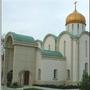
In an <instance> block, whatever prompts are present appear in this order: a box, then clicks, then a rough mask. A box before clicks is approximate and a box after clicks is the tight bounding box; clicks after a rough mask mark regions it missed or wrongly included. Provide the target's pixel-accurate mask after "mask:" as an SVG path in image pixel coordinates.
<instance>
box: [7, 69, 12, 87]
mask: <svg viewBox="0 0 90 90" xmlns="http://www.w3.org/2000/svg"><path fill="white" fill-rule="evenodd" d="M12 78H13V71H12V70H11V71H9V72H8V73H7V85H10V84H11V83H12Z"/></svg>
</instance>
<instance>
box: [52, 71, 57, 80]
mask: <svg viewBox="0 0 90 90" xmlns="http://www.w3.org/2000/svg"><path fill="white" fill-rule="evenodd" d="M53 79H57V69H54V71H53Z"/></svg>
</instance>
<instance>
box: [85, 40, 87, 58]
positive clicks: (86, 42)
mask: <svg viewBox="0 0 90 90" xmlns="http://www.w3.org/2000/svg"><path fill="white" fill-rule="evenodd" d="M85 57H87V40H85Z"/></svg>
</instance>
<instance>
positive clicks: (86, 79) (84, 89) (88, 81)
mask: <svg viewBox="0 0 90 90" xmlns="http://www.w3.org/2000/svg"><path fill="white" fill-rule="evenodd" d="M80 89H81V90H89V89H90V76H88V73H87V72H86V71H85V70H84V71H83V75H82V81H81V83H80Z"/></svg>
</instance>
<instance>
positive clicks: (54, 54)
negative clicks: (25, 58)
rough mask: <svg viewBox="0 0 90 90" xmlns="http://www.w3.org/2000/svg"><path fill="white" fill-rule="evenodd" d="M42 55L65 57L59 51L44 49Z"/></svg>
mask: <svg viewBox="0 0 90 90" xmlns="http://www.w3.org/2000/svg"><path fill="white" fill-rule="evenodd" d="M42 56H44V57H48V58H63V57H64V56H63V55H62V54H61V53H60V52H58V51H51V50H42Z"/></svg>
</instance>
